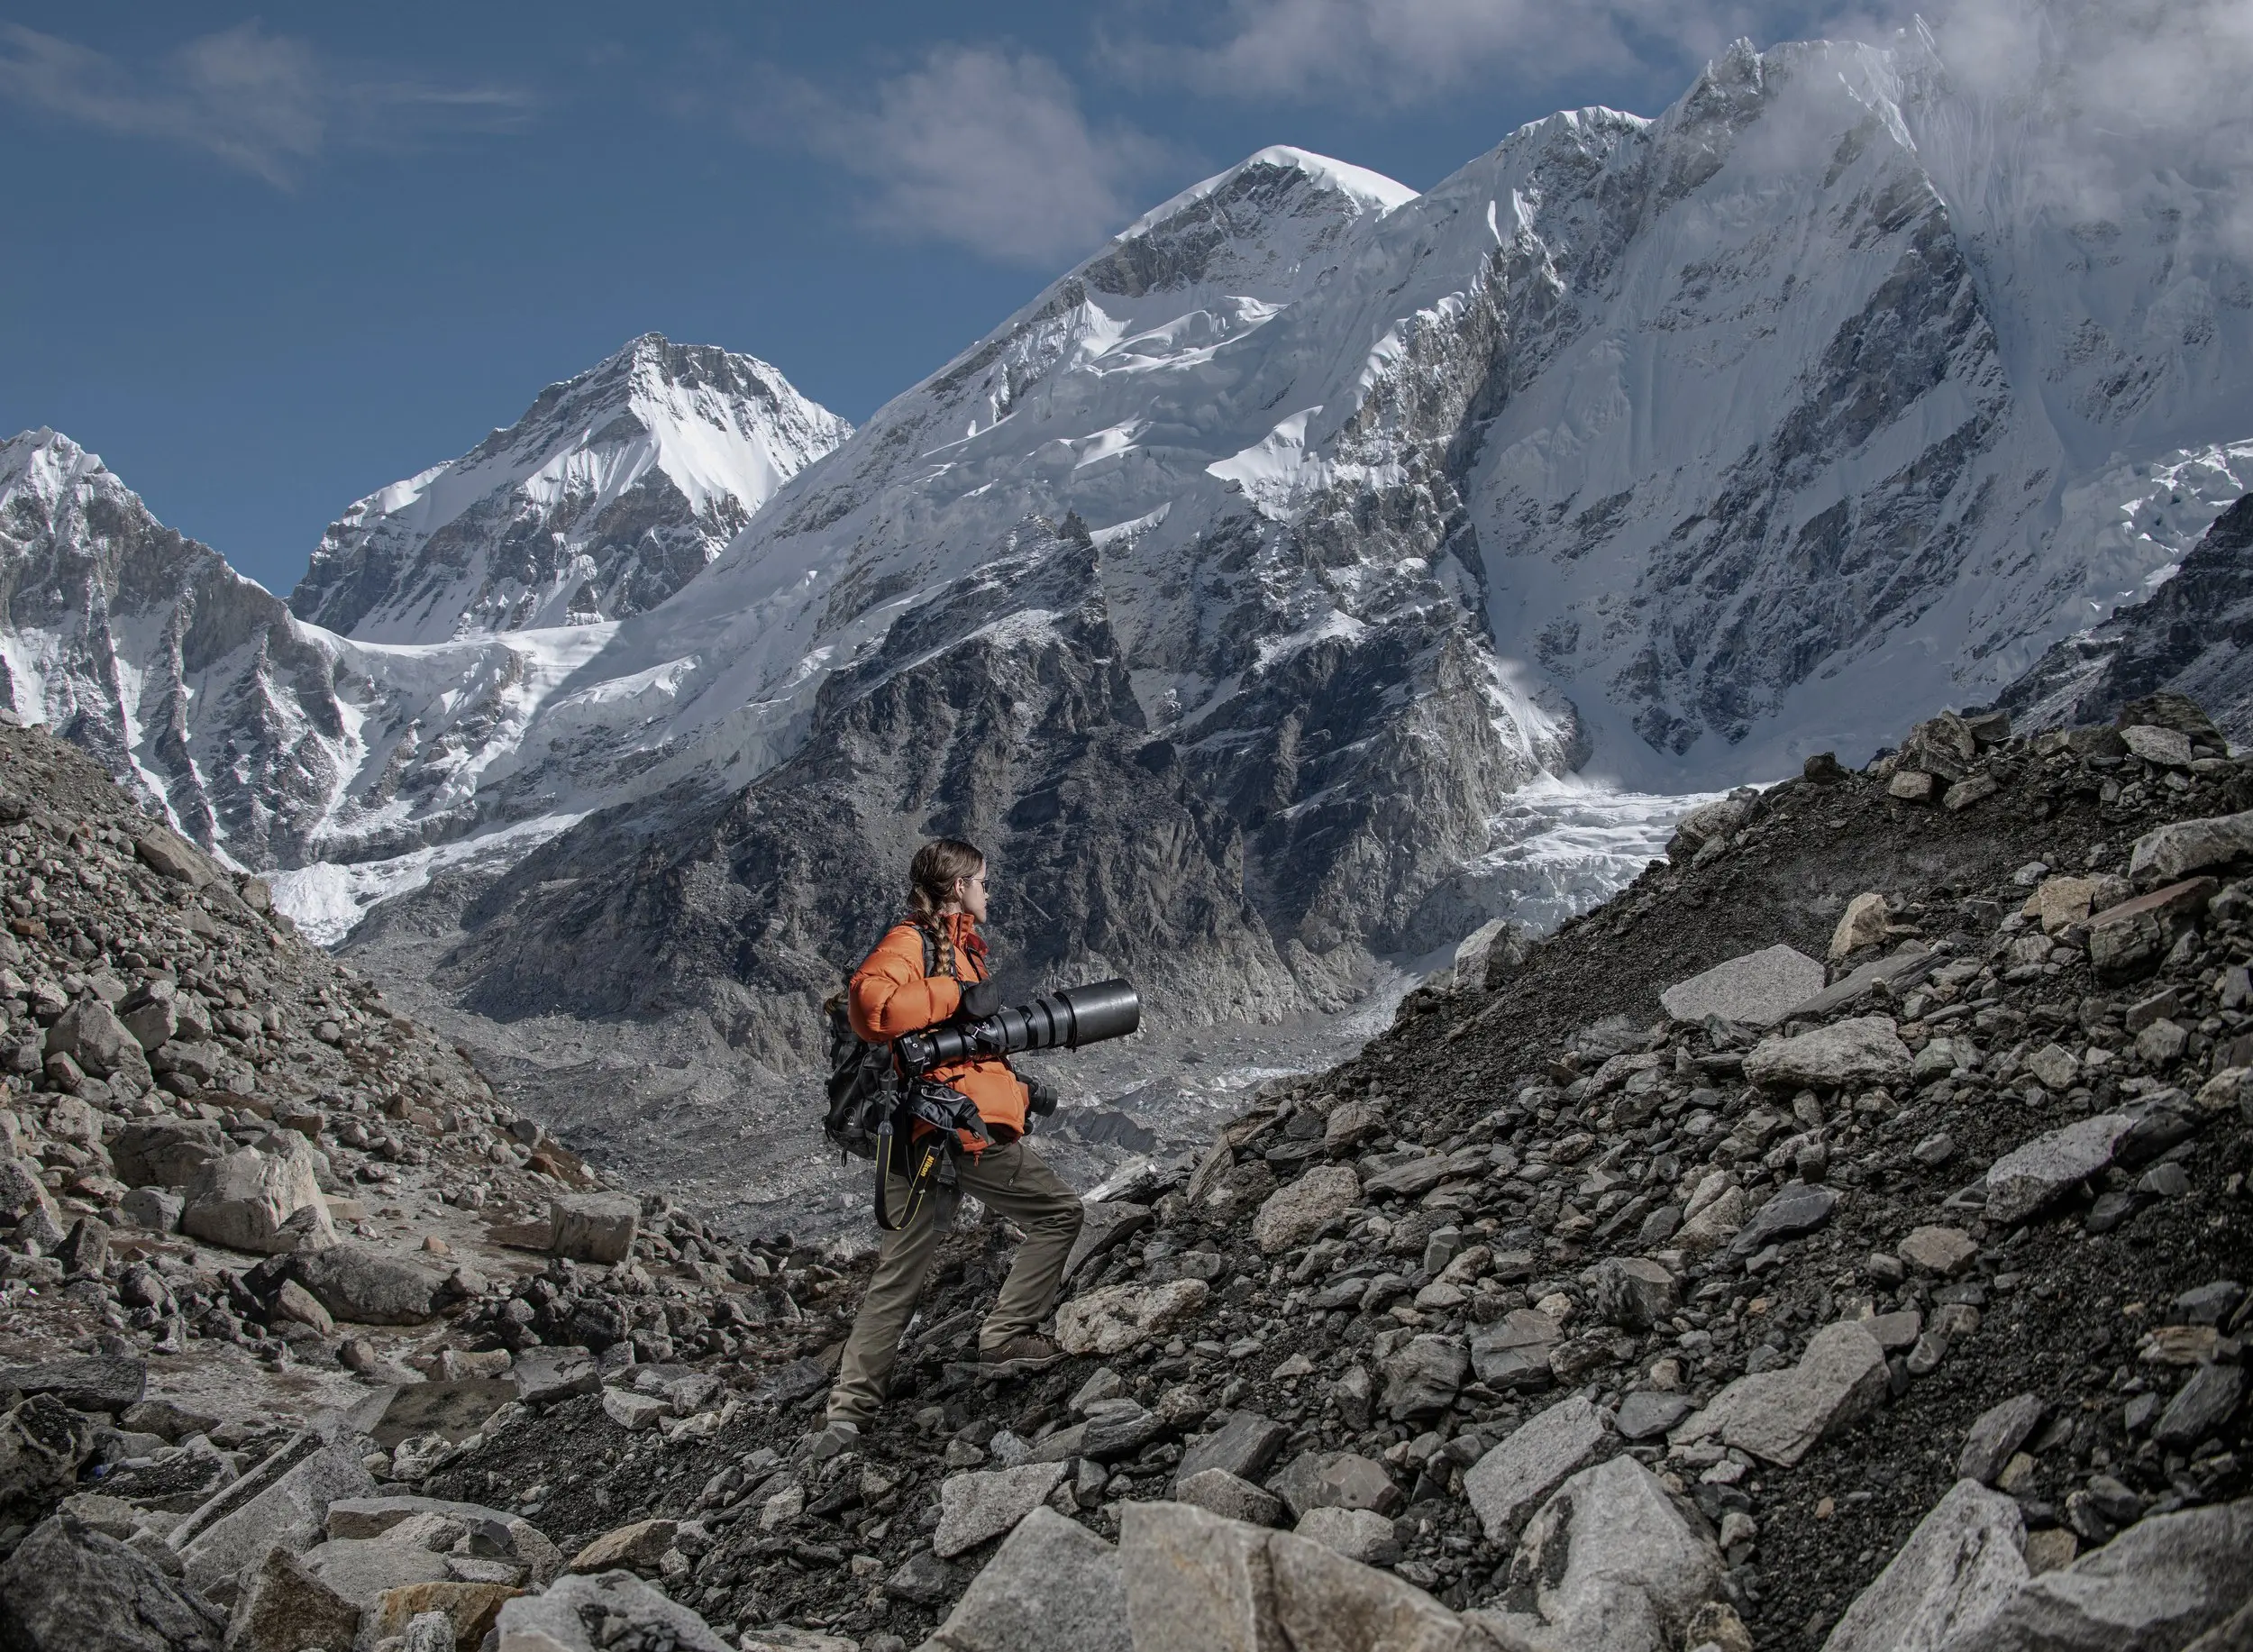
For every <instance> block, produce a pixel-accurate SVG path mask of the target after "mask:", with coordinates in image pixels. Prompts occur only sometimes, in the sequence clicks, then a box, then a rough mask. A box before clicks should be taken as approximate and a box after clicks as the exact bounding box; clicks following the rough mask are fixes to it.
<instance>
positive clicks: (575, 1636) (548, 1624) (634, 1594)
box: [494, 1572, 734, 1652]
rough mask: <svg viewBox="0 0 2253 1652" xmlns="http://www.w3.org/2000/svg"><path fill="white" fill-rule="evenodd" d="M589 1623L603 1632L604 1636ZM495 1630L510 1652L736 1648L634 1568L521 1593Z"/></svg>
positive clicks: (711, 1651) (728, 1651)
mask: <svg viewBox="0 0 2253 1652" xmlns="http://www.w3.org/2000/svg"><path fill="white" fill-rule="evenodd" d="M614 1622H615V1624H616V1631H615V1633H614V1632H612V1628H611V1626H612V1625H613V1623H614ZM590 1626H592V1628H593V1629H601V1630H602V1631H603V1638H602V1639H601V1640H599V1641H597V1639H596V1638H594V1635H593V1634H592V1633H591V1632H590ZM494 1632H495V1634H496V1635H497V1638H498V1641H499V1644H500V1646H501V1647H504V1648H505V1649H506V1652H598V1648H600V1647H614V1646H627V1647H652V1646H663V1645H668V1644H670V1646H671V1647H674V1648H676V1652H734V1649H733V1648H732V1647H729V1646H728V1644H727V1642H725V1640H722V1639H721V1638H720V1637H719V1636H718V1634H717V1633H716V1632H715V1631H714V1629H713V1628H712V1626H711V1625H710V1624H708V1623H707V1622H706V1621H705V1620H703V1619H702V1618H699V1617H698V1616H697V1614H696V1613H695V1612H693V1611H689V1609H688V1608H687V1607H686V1606H682V1605H680V1604H679V1603H677V1602H672V1601H669V1600H667V1599H666V1598H665V1597H664V1596H663V1595H662V1594H661V1593H658V1592H657V1591H656V1590H655V1589H652V1588H651V1587H650V1586H649V1585H648V1584H645V1583H643V1581H642V1580H641V1579H640V1578H638V1577H636V1576H634V1574H633V1573H631V1572H597V1573H596V1574H592V1575H591V1576H588V1575H580V1574H573V1575H571V1576H569V1577H564V1578H560V1579H558V1580H557V1581H556V1584H555V1586H554V1587H553V1588H552V1589H550V1590H549V1591H548V1592H547V1593H544V1594H525V1595H519V1596H517V1597H516V1598H515V1600H513V1601H509V1602H505V1603H504V1604H503V1605H502V1607H501V1611H500V1617H499V1620H497V1622H496V1623H495V1625H494Z"/></svg>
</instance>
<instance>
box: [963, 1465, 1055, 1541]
mask: <svg viewBox="0 0 2253 1652" xmlns="http://www.w3.org/2000/svg"><path fill="white" fill-rule="evenodd" d="M1063 1477H1064V1465H1063V1464H1062V1463H1027V1464H1026V1465H1023V1466H1021V1467H1018V1468H1005V1469H1001V1470H999V1471H998V1472H988V1473H981V1474H950V1475H948V1476H947V1478H946V1480H945V1481H944V1483H942V1484H941V1485H940V1487H939V1526H938V1529H937V1530H936V1531H935V1532H933V1533H932V1534H931V1547H932V1548H933V1549H934V1550H935V1551H936V1553H937V1554H938V1556H939V1558H941V1559H942V1560H951V1559H953V1557H954V1556H957V1555H960V1554H962V1553H963V1552H964V1551H966V1550H969V1549H973V1548H976V1547H978V1546H979V1545H980V1544H981V1543H983V1542H985V1541H986V1540H987V1539H988V1538H998V1537H999V1536H1000V1535H1001V1534H1002V1533H1003V1532H1005V1531H1008V1530H1009V1529H1011V1528H1012V1527H1014V1526H1015V1525H1016V1524H1017V1522H1018V1521H1019V1520H1023V1519H1024V1518H1025V1517H1026V1515H1028V1514H1030V1513H1031V1512H1032V1511H1034V1510H1035V1509H1037V1508H1039V1507H1040V1506H1041V1504H1042V1502H1043V1501H1045V1500H1046V1498H1047V1496H1048V1494H1049V1493H1050V1492H1053V1491H1054V1490H1055V1489H1056V1486H1057V1483H1059V1482H1060V1481H1062V1480H1063Z"/></svg>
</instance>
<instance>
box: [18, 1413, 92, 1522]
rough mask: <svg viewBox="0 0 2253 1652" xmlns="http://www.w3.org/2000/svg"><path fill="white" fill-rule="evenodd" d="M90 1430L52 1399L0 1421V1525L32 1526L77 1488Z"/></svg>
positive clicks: (89, 1444) (89, 1445) (86, 1423)
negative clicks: (21, 1523) (27, 1522)
mask: <svg viewBox="0 0 2253 1652" xmlns="http://www.w3.org/2000/svg"><path fill="white" fill-rule="evenodd" d="M93 1449H94V1430H93V1425H92V1424H91V1423H90V1422H89V1421H88V1419H87V1418H85V1417H83V1416H81V1415H79V1414H78V1412H77V1411H74V1410H71V1409H70V1408H69V1407H68V1405H66V1404H64V1403H63V1402H62V1401H60V1400H59V1399H57V1398H56V1397H55V1396H54V1395H52V1394H34V1395H33V1396H32V1398H30V1399H28V1400H25V1401H21V1402H19V1403H18V1404H17V1405H15V1406H14V1407H13V1408H12V1409H10V1410H9V1411H8V1412H7V1413H6V1414H5V1416H0V1522H13V1521H16V1520H36V1519H37V1518H38V1517H39V1516H40V1515H41V1514H42V1513H43V1512H45V1511H47V1510H48V1509H50V1508H51V1507H53V1506H54V1503H55V1501H56V1500H57V1499H58V1498H59V1497H61V1496H62V1495H64V1494H65V1493H66V1492H68V1491H69V1490H70V1488H71V1487H72V1486H73V1485H75V1484H76V1483H78V1465H80V1464H82V1463H84V1462H85V1461H86V1460H87V1456H89V1455H91V1453H92V1451H93Z"/></svg>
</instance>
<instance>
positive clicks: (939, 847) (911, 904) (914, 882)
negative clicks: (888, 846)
mask: <svg viewBox="0 0 2253 1652" xmlns="http://www.w3.org/2000/svg"><path fill="white" fill-rule="evenodd" d="M985 863H986V857H985V854H984V853H983V851H981V849H980V848H979V847H978V845H977V844H969V843H964V842H963V841H962V839H961V838H959V837H936V838H933V839H932V840H931V841H930V842H929V843H927V844H924V846H923V847H922V848H920V849H918V850H917V851H916V858H915V859H914V860H913V861H911V862H909V863H908V921H909V922H910V923H912V924H914V925H915V926H917V928H919V929H921V930H923V931H924V933H926V935H928V936H930V937H931V938H932V940H933V941H934V942H935V943H936V945H937V947H938V954H939V959H940V968H941V970H942V971H943V972H944V973H946V974H949V975H952V976H953V977H955V979H957V980H960V979H961V978H962V972H961V970H960V968H959V967H958V966H957V964H956V962H955V957H954V935H953V930H952V929H951V928H950V927H949V926H947V925H946V924H945V923H944V922H942V921H941V919H940V917H939V908H941V907H943V906H944V905H945V904H946V903H947V902H948V901H950V900H952V899H954V885H955V884H956V883H957V882H958V881H961V880H962V879H964V878H968V877H972V876H974V875H976V873H977V872H978V869H979V868H980V867H981V866H983V865H984V864H985Z"/></svg>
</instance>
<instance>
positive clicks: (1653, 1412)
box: [1614, 1388, 1696, 1440]
mask: <svg viewBox="0 0 2253 1652" xmlns="http://www.w3.org/2000/svg"><path fill="white" fill-rule="evenodd" d="M1695 1409H1696V1408H1695V1407H1694V1406H1693V1405H1692V1402H1691V1400H1690V1396H1689V1395H1687V1394H1682V1393H1659V1392H1653V1391H1652V1390H1650V1389H1647V1388H1642V1389H1637V1391H1636V1392H1633V1393H1631V1394H1629V1395H1628V1396H1627V1397H1626V1398H1625V1399H1623V1400H1621V1401H1619V1412H1618V1415H1617V1417H1616V1418H1615V1419H1614V1421H1615V1423H1616V1426H1617V1427H1618V1428H1619V1438H1622V1439H1628V1440H1646V1439H1656V1438H1658V1437H1659V1436H1660V1435H1662V1434H1665V1433H1666V1432H1667V1431H1668V1430H1669V1429H1671V1428H1674V1426H1675V1425H1676V1424H1677V1423H1679V1422H1681V1420H1682V1419H1683V1418H1685V1417H1687V1416H1688V1415H1690V1413H1691V1411H1692V1410H1695Z"/></svg>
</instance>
